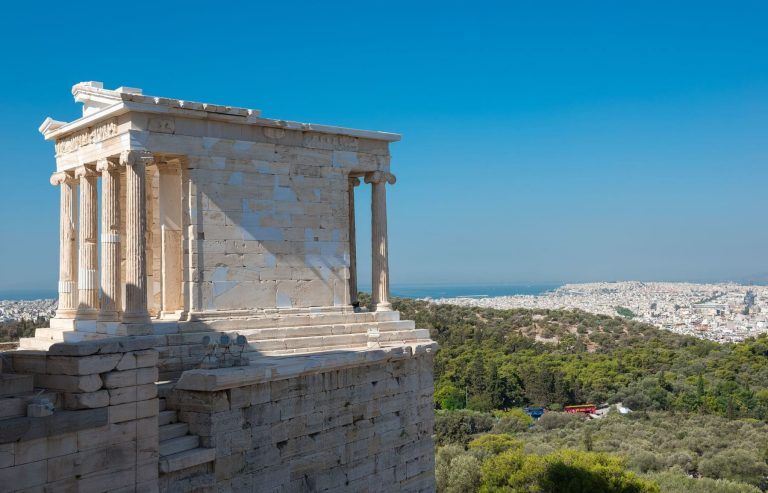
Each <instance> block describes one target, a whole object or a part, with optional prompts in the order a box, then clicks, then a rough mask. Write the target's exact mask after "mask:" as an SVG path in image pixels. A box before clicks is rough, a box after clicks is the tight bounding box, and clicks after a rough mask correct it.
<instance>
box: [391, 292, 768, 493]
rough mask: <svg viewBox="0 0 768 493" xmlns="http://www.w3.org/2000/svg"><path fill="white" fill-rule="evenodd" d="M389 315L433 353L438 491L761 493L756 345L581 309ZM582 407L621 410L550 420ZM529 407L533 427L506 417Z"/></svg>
mask: <svg viewBox="0 0 768 493" xmlns="http://www.w3.org/2000/svg"><path fill="white" fill-rule="evenodd" d="M395 307H396V309H398V310H400V311H401V314H402V316H403V318H409V319H414V320H416V323H417V326H419V327H420V328H429V329H430V331H431V333H432V337H433V338H434V339H435V340H437V341H438V342H439V343H440V345H441V348H440V350H439V351H438V353H437V355H436V357H435V390H436V391H435V405H436V407H437V408H438V411H437V417H436V427H435V433H436V435H435V436H436V439H437V443H438V450H437V459H436V476H437V484H438V491H441V492H443V491H444V492H454V491H456V492H458V491H476V490H480V491H573V492H582V491H611V492H655V491H658V492H662V493H682V492H686V493H697V492H700V493H705V492H706V493H712V492H716V493H746V492H758V491H765V490H766V488H767V487H768V463H767V462H766V461H767V459H768V425H767V424H766V422H765V420H766V417H768V337H766V336H761V337H759V338H756V339H751V340H747V341H744V342H742V343H738V344H718V343H714V342H711V341H706V340H701V339H697V338H693V337H688V336H682V335H678V334H674V333H671V332H667V331H663V330H659V329H657V328H655V327H653V326H650V325H646V324H641V323H637V322H632V321H630V320H627V319H624V318H618V317H617V318H612V317H607V316H601V315H593V314H589V313H586V312H581V311H566V310H523V309H520V310H494V309H486V308H470V307H459V306H454V305H435V304H431V303H428V302H425V301H417V300H406V299H399V300H396V301H395ZM585 402H593V403H602V402H609V403H615V402H622V403H623V404H624V405H625V406H627V407H629V408H631V409H632V410H633V411H634V412H632V413H630V414H629V415H626V416H623V415H620V414H618V413H615V412H614V413H612V414H609V415H608V416H607V417H606V418H604V419H600V420H593V421H588V420H585V419H583V418H581V417H579V416H574V415H569V414H565V413H561V412H556V411H557V410H560V409H562V407H563V406H565V405H569V404H577V403H585ZM531 404H534V405H542V406H546V407H547V408H548V410H549V411H550V412H548V413H547V414H545V415H544V417H543V418H542V419H541V420H540V421H538V422H536V423H534V422H533V420H532V419H530V418H529V417H528V416H527V415H525V414H524V413H523V412H522V410H520V409H519V408H520V407H522V406H525V405H531ZM566 472H567V474H566ZM561 473H563V474H561Z"/></svg>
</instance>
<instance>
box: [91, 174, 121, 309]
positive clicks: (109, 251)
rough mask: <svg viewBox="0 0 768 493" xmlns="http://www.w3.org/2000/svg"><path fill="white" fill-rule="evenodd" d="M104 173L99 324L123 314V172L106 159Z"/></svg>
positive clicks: (102, 182)
mask: <svg viewBox="0 0 768 493" xmlns="http://www.w3.org/2000/svg"><path fill="white" fill-rule="evenodd" d="M96 170H97V171H100V172H101V300H100V304H101V307H100V308H101V309H100V311H99V320H101V321H105V322H115V321H117V320H118V318H119V317H118V314H119V311H120V308H121V306H120V188H119V186H120V171H119V169H118V166H117V163H116V162H114V161H110V160H108V159H103V160H101V161H99V162H98V163H97V164H96Z"/></svg>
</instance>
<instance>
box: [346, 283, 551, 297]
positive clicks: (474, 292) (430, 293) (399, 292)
mask: <svg viewBox="0 0 768 493" xmlns="http://www.w3.org/2000/svg"><path fill="white" fill-rule="evenodd" d="M559 287H560V285H559V284H393V285H392V286H390V288H389V290H390V292H391V294H392V296H399V297H401V298H433V299H435V298H492V297H496V296H513V295H517V294H529V295H538V294H543V293H546V292H549V291H554V290H555V289H557V288H559ZM361 291H367V290H366V289H365V287H362V288H361Z"/></svg>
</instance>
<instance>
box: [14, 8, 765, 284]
mask: <svg viewBox="0 0 768 493" xmlns="http://www.w3.org/2000/svg"><path fill="white" fill-rule="evenodd" d="M628 3H629V2H615V1H611V2H599V3H595V2H562V3H558V2H548V3H546V4H545V3H544V2H498V3H493V2H484V1H474V2H466V3H459V2H448V1H441V2H435V3H426V2H415V1H413V0H411V1H408V2H399V1H388V2H375V3H374V2H349V3H337V2H317V1H313V2H295V1H294V2H274V1H273V2H256V1H250V2H229V1H221V2H204V3H197V2H193V1H187V2H179V3H171V2H160V1H155V2H151V3H150V2H147V3H144V2H140V1H132V2H128V3H125V2H111V3H110V2H97V3H77V4H73V3H71V2H51V3H46V2H12V3H10V4H8V5H6V6H4V12H3V13H4V21H5V22H4V23H3V29H2V30H0V46H2V48H0V49H2V55H3V56H2V64H3V65H2V68H3V70H2V77H0V151H1V152H0V168H1V169H2V173H3V175H2V180H0V228H1V229H0V231H1V233H0V234H1V235H2V236H1V237H0V240H1V241H0V290H2V289H12V288H36V289H39V288H51V289H55V285H56V280H57V275H58V274H57V269H58V267H57V264H58V191H57V190H56V189H55V188H54V187H52V186H51V185H50V184H49V182H48V177H49V175H50V173H51V172H52V171H53V168H54V159H53V145H52V144H51V143H48V142H45V141H43V139H42V137H41V136H40V134H39V133H38V131H37V127H38V125H39V124H40V123H41V122H42V121H43V119H44V118H45V117H46V116H49V115H50V116H52V117H54V118H56V119H62V120H71V119H74V118H76V117H77V116H78V112H79V108H80V106H79V105H76V104H75V103H74V102H73V100H72V97H71V94H70V88H71V86H72V85H73V84H74V83H76V82H79V81H85V80H99V81H103V82H104V83H105V87H108V88H114V87H117V86H120V85H126V86H134V87H141V88H143V89H144V91H145V93H147V94H150V95H159V96H169V97H177V98H182V99H188V100H197V101H210V102H217V103H224V104H231V105H238V106H247V107H254V108H260V109H262V110H263V112H264V115H265V116H268V117H275V118H285V119H295V120H300V121H310V122H316V123H328V124H336V125H345V126H352V127H360V128H367V129H376V130H386V131H393V132H399V133H402V134H403V140H402V142H400V143H397V144H395V145H394V146H393V160H392V169H393V171H394V172H395V174H396V175H397V177H398V183H397V185H395V186H394V187H392V188H391V189H390V192H389V197H388V198H389V212H390V214H389V229H390V249H391V260H390V263H391V268H392V281H393V283H468V282H479V283H484V282H509V283H526V282H528V283H543V282H559V281H587V280H617V279H644V280H654V279H657V280H713V279H741V278H751V277H753V276H756V275H761V276H765V274H766V273H768V220H766V215H767V213H768V193H766V188H767V186H768V29H767V28H766V25H768V2H761V1H757V2H738V1H734V2H707V1H696V2H670V1H664V2H633V3H634V4H635V5H634V6H627V5H626V4H628ZM359 200H360V202H359V203H360V204H364V203H365V202H364V200H365V198H364V197H361V198H360V199H359ZM358 207H359V208H361V209H362V208H364V207H361V206H358ZM363 221H364V219H363ZM359 230H360V235H361V243H362V245H361V247H360V251H361V252H365V251H367V250H366V248H367V247H366V246H365V242H364V241H362V238H365V237H367V235H368V234H369V229H368V228H366V227H360V228H359ZM359 257H360V261H361V270H362V271H365V270H366V269H369V268H370V267H369V258H368V256H366V255H363V254H362V253H361V254H360V255H359Z"/></svg>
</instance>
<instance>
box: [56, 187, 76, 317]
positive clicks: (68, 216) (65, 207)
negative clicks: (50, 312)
mask: <svg viewBox="0 0 768 493" xmlns="http://www.w3.org/2000/svg"><path fill="white" fill-rule="evenodd" d="M51 185H54V186H59V187H61V188H60V193H61V204H60V206H59V306H58V309H57V310H56V318H70V319H71V318H75V314H76V313H77V243H76V242H77V233H76V232H75V225H76V224H77V220H76V218H75V211H76V209H77V208H76V204H75V193H76V190H77V189H76V187H77V182H76V180H75V177H74V176H73V175H72V173H70V172H59V173H54V174H53V176H51Z"/></svg>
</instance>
